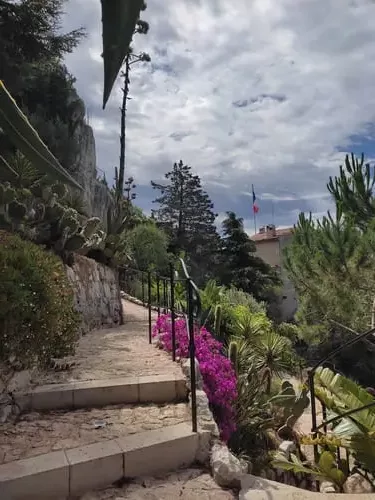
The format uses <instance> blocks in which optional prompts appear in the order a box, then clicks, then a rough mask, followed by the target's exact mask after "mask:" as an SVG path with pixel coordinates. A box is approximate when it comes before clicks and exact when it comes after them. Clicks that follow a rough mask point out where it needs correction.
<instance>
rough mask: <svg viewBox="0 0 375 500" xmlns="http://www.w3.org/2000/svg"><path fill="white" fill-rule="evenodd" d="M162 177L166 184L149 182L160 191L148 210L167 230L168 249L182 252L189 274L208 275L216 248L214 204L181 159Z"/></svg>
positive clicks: (197, 178) (198, 179)
mask: <svg viewBox="0 0 375 500" xmlns="http://www.w3.org/2000/svg"><path fill="white" fill-rule="evenodd" d="M165 179H166V180H167V181H168V182H167V183H166V184H158V183H156V182H151V185H152V187H153V188H154V189H156V190H158V191H160V196H159V197H158V198H156V199H155V200H154V203H157V204H158V205H159V208H158V209H157V210H152V217H153V218H154V219H155V220H156V221H157V223H158V225H159V227H161V228H163V229H164V230H165V231H166V233H167V234H168V236H169V238H170V241H171V245H170V251H171V252H173V253H175V254H178V253H179V252H181V251H183V252H185V253H186V254H187V257H188V260H189V264H190V266H191V272H192V275H193V276H194V277H196V278H197V281H199V282H202V281H204V279H205V278H207V277H208V276H211V273H210V271H213V264H214V263H215V258H216V256H217V250H218V243H219V236H218V234H217V231H216V227H215V224H214V223H215V218H216V216H217V215H216V214H215V213H214V211H213V209H214V205H213V203H212V201H211V200H210V198H209V196H208V194H207V193H206V192H205V191H204V190H203V189H202V186H201V180H200V178H199V176H198V175H194V174H193V173H192V172H191V167H189V166H188V165H184V163H183V162H182V160H181V161H180V162H179V163H175V164H174V165H173V169H172V170H171V171H170V172H168V173H167V174H165ZM210 268H211V269H210Z"/></svg>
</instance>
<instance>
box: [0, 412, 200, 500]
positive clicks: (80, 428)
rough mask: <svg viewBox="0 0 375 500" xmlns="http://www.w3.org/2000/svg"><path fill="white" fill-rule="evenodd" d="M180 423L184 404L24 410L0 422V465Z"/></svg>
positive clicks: (186, 417) (187, 420) (184, 414)
mask: <svg viewBox="0 0 375 500" xmlns="http://www.w3.org/2000/svg"><path fill="white" fill-rule="evenodd" d="M181 423H187V424H190V423H191V413H190V408H189V405H188V403H170V404H163V405H155V404H152V405H124V404H123V405H109V406H102V407H100V408H82V409H75V410H53V411H49V412H36V411H32V412H26V413H23V414H21V415H20V416H19V418H18V419H17V421H15V422H7V423H5V424H3V425H0V464H3V463H8V462H12V461H15V460H21V459H25V458H31V457H35V456H38V455H43V454H45V453H50V452H52V451H58V450H63V449H65V450H66V449H70V448H76V447H77V446H85V445H88V444H93V443H98V442H100V441H107V440H108V441H109V440H112V439H117V438H123V437H126V436H129V435H131V434H136V433H139V432H143V431H149V430H155V429H161V428H163V427H166V426H171V425H177V424H181ZM0 498H1V496H0Z"/></svg>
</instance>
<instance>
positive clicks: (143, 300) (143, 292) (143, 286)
mask: <svg viewBox="0 0 375 500" xmlns="http://www.w3.org/2000/svg"><path fill="white" fill-rule="evenodd" d="M141 280H142V304H143V306H144V305H145V280H144V274H143V271H141Z"/></svg>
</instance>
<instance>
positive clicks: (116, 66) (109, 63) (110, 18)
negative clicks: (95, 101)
mask: <svg viewBox="0 0 375 500" xmlns="http://www.w3.org/2000/svg"><path fill="white" fill-rule="evenodd" d="M101 3H102V24H103V54H102V55H103V59H104V92H103V109H104V108H105V105H106V103H107V101H108V99H109V96H110V94H111V91H112V88H113V85H114V83H115V80H116V78H117V75H118V73H119V71H120V69H121V66H122V65H123V63H124V59H125V56H126V54H127V52H128V51H129V46H130V43H131V41H132V37H133V33H134V30H135V27H136V23H137V21H138V19H139V15H140V12H141V10H142V9H143V8H144V0H101Z"/></svg>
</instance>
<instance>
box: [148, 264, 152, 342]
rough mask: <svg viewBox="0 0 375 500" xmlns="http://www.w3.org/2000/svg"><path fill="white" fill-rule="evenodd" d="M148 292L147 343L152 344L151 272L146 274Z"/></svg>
mask: <svg viewBox="0 0 375 500" xmlns="http://www.w3.org/2000/svg"><path fill="white" fill-rule="evenodd" d="M147 288H148V290H147V292H148V342H149V344H151V343H152V317H151V272H150V271H148V272H147Z"/></svg>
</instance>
